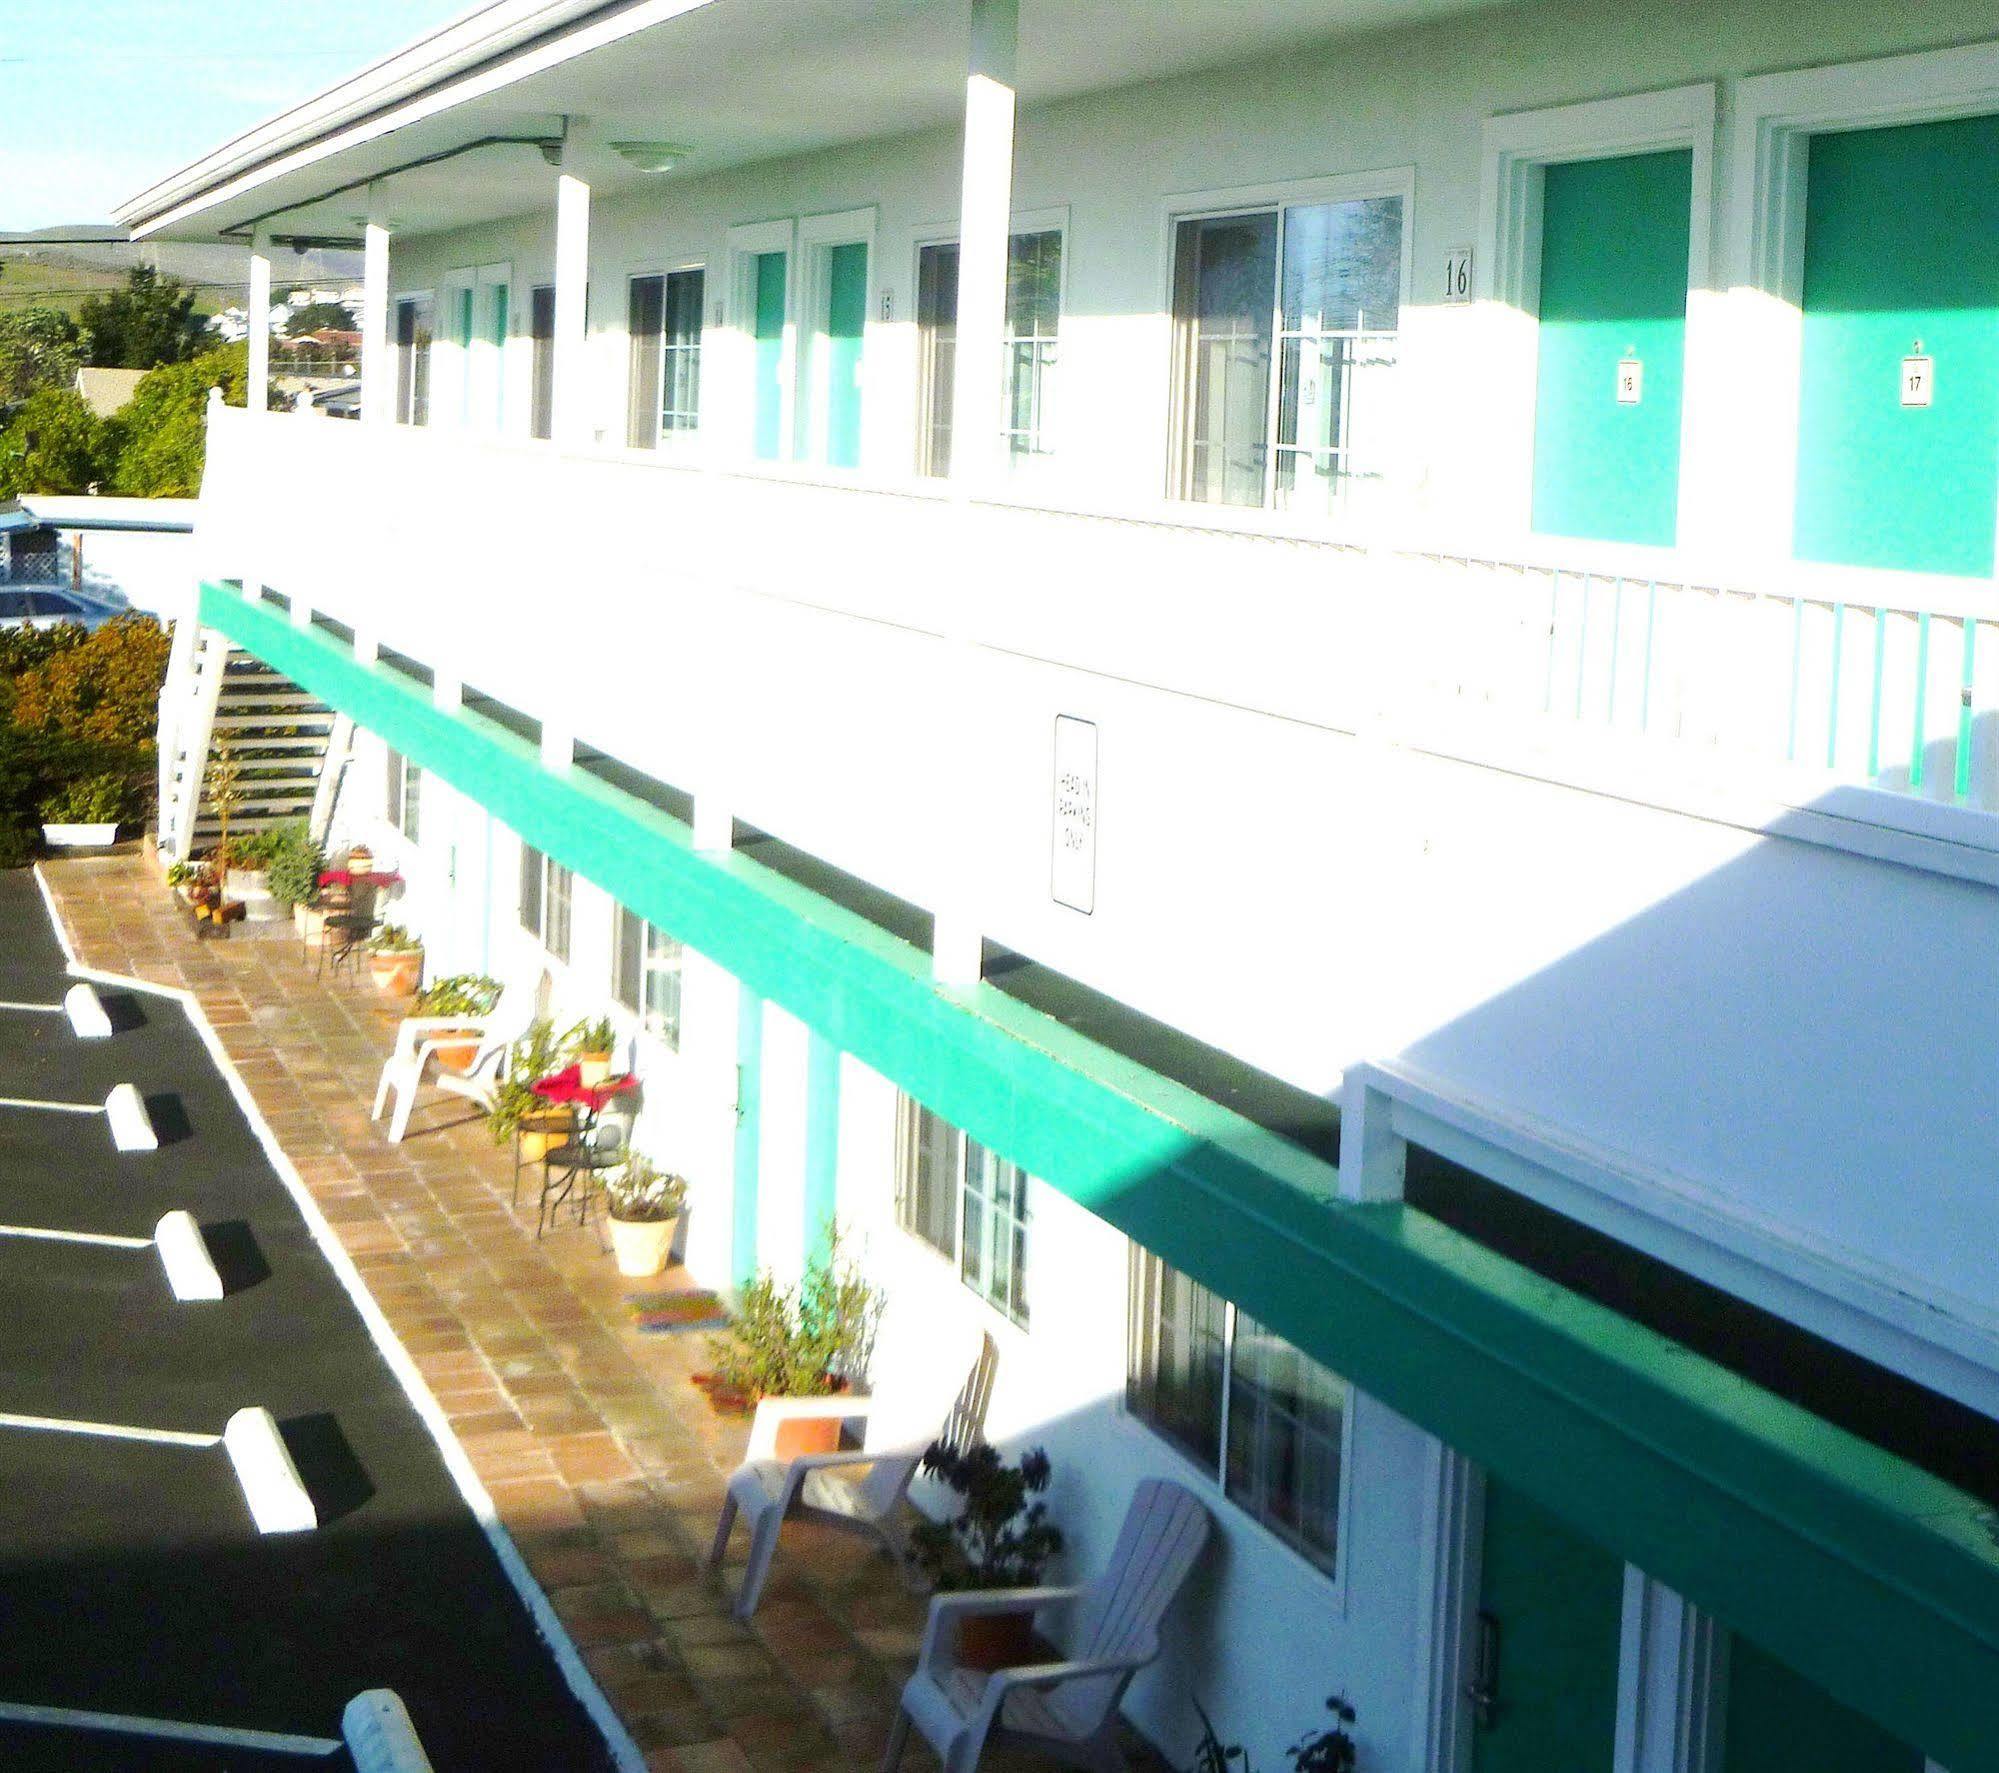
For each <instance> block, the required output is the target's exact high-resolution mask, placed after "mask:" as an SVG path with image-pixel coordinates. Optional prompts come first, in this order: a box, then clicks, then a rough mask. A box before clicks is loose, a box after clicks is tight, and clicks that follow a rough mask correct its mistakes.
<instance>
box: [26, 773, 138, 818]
mask: <svg viewBox="0 0 1999 1773" xmlns="http://www.w3.org/2000/svg"><path fill="white" fill-rule="evenodd" d="M131 799H132V789H131V784H130V783H129V782H128V781H127V780H126V779H125V777H123V776H116V775H105V776H86V777H84V778H82V779H81V780H80V781H75V782H71V783H69V784H68V785H67V786H66V787H63V788H59V789H57V790H56V792H55V793H53V794H51V795H50V796H48V798H47V799H45V800H44V801H43V802H42V818H43V820H44V822H46V823H47V824H50V825H115V824H117V823H118V822H119V821H120V820H122V819H123V818H124V817H125V813H126V809H127V808H128V807H129V806H130V804H131Z"/></svg>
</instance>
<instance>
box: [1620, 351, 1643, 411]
mask: <svg viewBox="0 0 1999 1773" xmlns="http://www.w3.org/2000/svg"><path fill="white" fill-rule="evenodd" d="M1644 398H1645V365H1644V364H1642V363H1640V362H1639V361H1638V359H1637V358H1635V357H1626V358H1624V359H1622V360H1621V361H1620V362H1619V364H1618V366H1617V404H1618V405H1619V406H1636V405H1637V404H1638V403H1639V402H1640V401H1641V400H1643V399H1644Z"/></svg>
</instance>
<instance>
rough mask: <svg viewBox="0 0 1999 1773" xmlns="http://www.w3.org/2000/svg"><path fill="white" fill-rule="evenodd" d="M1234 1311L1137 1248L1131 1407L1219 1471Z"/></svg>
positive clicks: (1127, 1393)
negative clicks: (1229, 1330)
mask: <svg viewBox="0 0 1999 1773" xmlns="http://www.w3.org/2000/svg"><path fill="white" fill-rule="evenodd" d="M1226 1310H1227V1307H1226V1306H1225V1305H1224V1304H1223V1302H1222V1301H1221V1300H1220V1299H1219V1298H1217V1297H1216V1296H1215V1295H1214V1294H1213V1293H1211V1292H1209V1291H1208V1289H1207V1288H1206V1287H1203V1286H1197V1285H1196V1284H1195V1283H1194V1282H1193V1281H1190V1280H1189V1279H1188V1278H1187V1277H1186V1276H1185V1275H1184V1274H1182V1273H1180V1272H1179V1270H1177V1269H1174V1268H1169V1267H1168V1266H1167V1265H1166V1264H1165V1263H1164V1262H1162V1261H1160V1259H1159V1258H1158V1257H1157V1256H1154V1255H1152V1254H1150V1253H1149V1252H1147V1251H1145V1250H1139V1249H1134V1250H1133V1251H1132V1264H1131V1320H1132V1321H1131V1332H1130V1356H1129V1360H1130V1371H1129V1373H1128V1375H1127V1378H1126V1383H1125V1403H1126V1407H1127V1408H1128V1409H1129V1410H1130V1411H1131V1413H1132V1414H1133V1415H1134V1416H1136V1417H1137V1418H1138V1419H1139V1420H1140V1421H1142V1422H1144V1423H1146V1424H1147V1425H1148V1426H1150V1427H1151V1428H1153V1429H1154V1430H1156V1431H1157V1432H1158V1433H1160V1434H1162V1435H1164V1436H1165V1437H1166V1439H1168V1440H1169V1441H1172V1442H1173V1443H1174V1444H1175V1445H1176V1446H1178V1447H1180V1448H1181V1449H1182V1450H1183V1451H1184V1452H1186V1453H1188V1454H1189V1455H1191V1456H1192V1457H1193V1458H1194V1459H1196V1460H1198V1461H1199V1462H1200V1463H1201V1464H1202V1465H1203V1466H1205V1467H1206V1468H1207V1469H1208V1470H1209V1471H1211V1472H1214V1473H1215V1474H1216V1475H1217V1476H1219V1475H1220V1473H1221V1466H1222V1369H1223V1365H1224V1351H1225V1349H1226V1347H1227V1341H1226V1320H1225V1316H1224V1314H1225V1312H1226Z"/></svg>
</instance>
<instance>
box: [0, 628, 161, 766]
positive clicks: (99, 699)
mask: <svg viewBox="0 0 1999 1773" xmlns="http://www.w3.org/2000/svg"><path fill="white" fill-rule="evenodd" d="M77 635H78V637H77V638H76V639H74V640H65V641H64V642H63V643H61V644H60V645H57V646H53V647H50V648H49V649H48V650H47V652H46V654H45V655H44V656H43V657H41V658H40V659H39V661H38V662H36V663H33V664H30V665H28V666H27V667H26V668H25V669H22V670H19V671H18V672H17V674H16V676H15V678H14V708H13V719H14V724H15V725H16V726H18V727H22V728H25V729H26V730H27V731H29V732H59V733H69V734H72V735H74V736H75V737H77V738H80V739H97V740H102V741H104V742H106V743H111V744H121V745H129V746H135V747H139V748H141V749H145V748H150V747H151V745H152V743H153V739H154V734H155V732H156V730H157V727H158V722H159V708H160V686H161V685H162V684H163V683H164V682H165V681H166V675H167V653H168V650H169V647H170V644H171V643H170V642H169V640H168V638H167V632H166V630H165V629H164V628H162V627H161V626H160V624H159V623H158V622H156V621H155V620H154V619H153V618H152V617H151V616H146V615H139V614H136V613H134V614H129V615H122V616H115V617H113V618H112V619H111V620H110V621H108V622H106V623H105V624H104V625H103V626H102V627H101V628H97V629H94V630H92V631H91V632H90V633H88V634H85V633H83V632H82V631H81V630H80V629H79V630H77ZM28 650H30V649H25V648H24V649H23V651H24V652H25V651H28Z"/></svg>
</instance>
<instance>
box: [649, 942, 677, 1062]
mask: <svg viewBox="0 0 1999 1773" xmlns="http://www.w3.org/2000/svg"><path fill="white" fill-rule="evenodd" d="M681 958H682V951H681V946H680V944H679V942H678V941H676V940H675V939H674V938H673V937H672V936H669V935H668V934H667V933H666V932H665V931H664V930H658V929H654V928H653V926H652V925H651V924H647V925H646V926H645V1025H646V1027H647V1028H649V1029H650V1030H651V1031H652V1032H653V1033H654V1034H656V1035H658V1036H659V1037H660V1039H661V1040H663V1041H664V1042H665V1043H666V1044H667V1045H668V1046H669V1047H671V1048H672V1049H673V1050H674V1051H675V1052H678V1051H679V1050H680V964H681Z"/></svg>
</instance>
